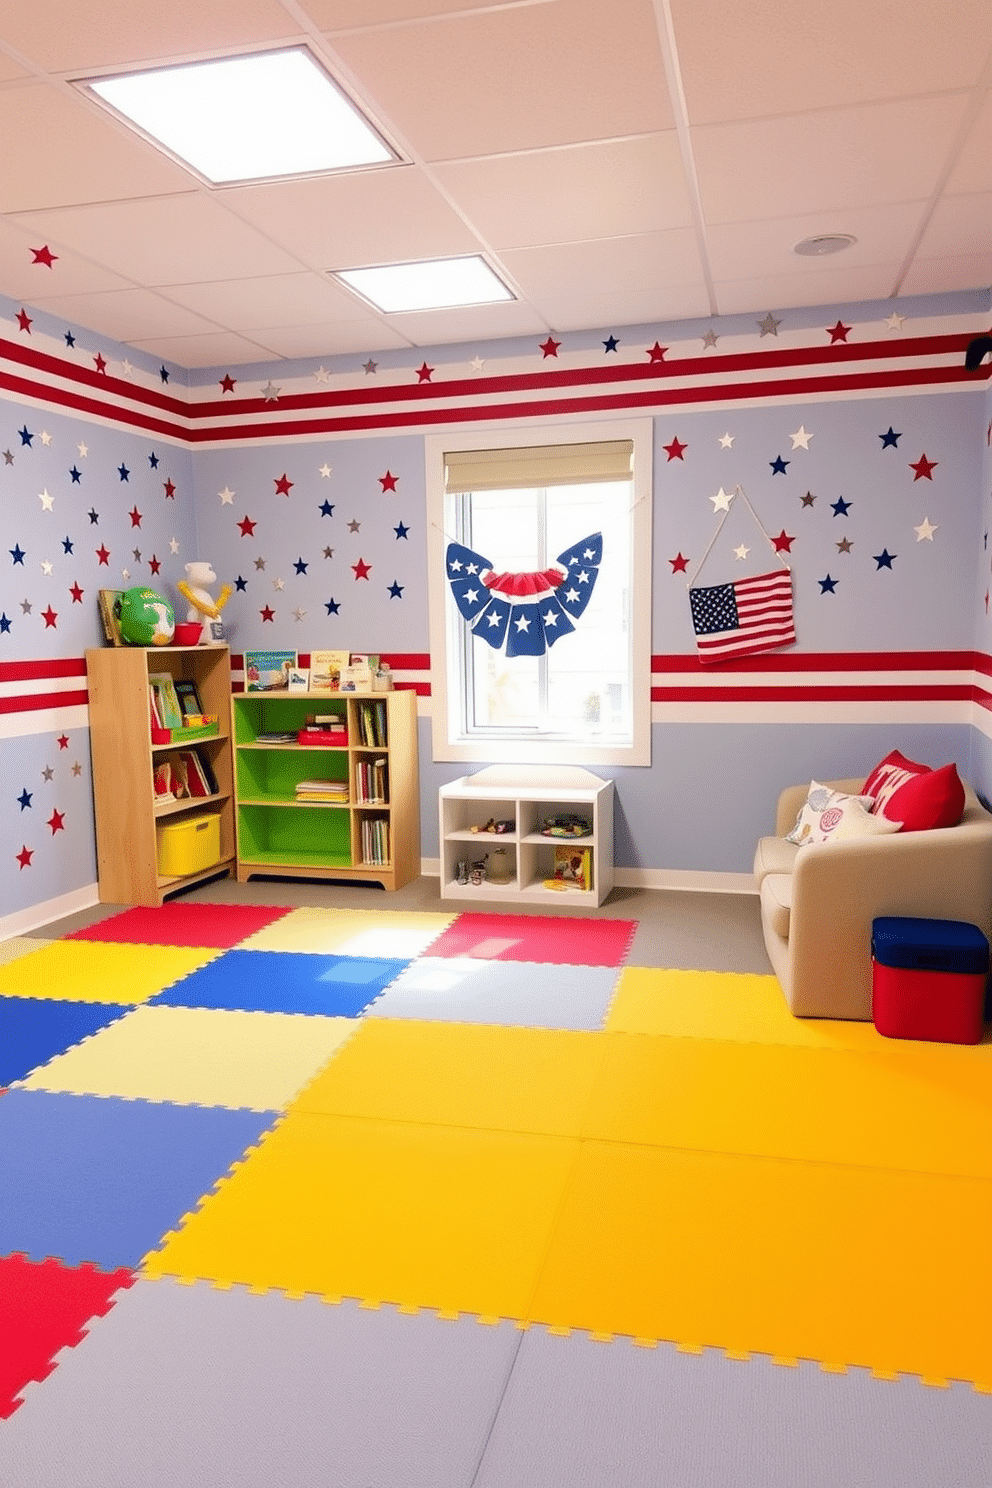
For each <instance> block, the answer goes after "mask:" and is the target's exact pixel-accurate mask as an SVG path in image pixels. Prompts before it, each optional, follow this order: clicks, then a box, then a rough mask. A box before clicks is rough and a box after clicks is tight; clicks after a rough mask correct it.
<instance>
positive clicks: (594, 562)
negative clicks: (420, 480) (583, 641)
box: [445, 532, 603, 656]
mask: <svg viewBox="0 0 992 1488" xmlns="http://www.w3.org/2000/svg"><path fill="white" fill-rule="evenodd" d="M602 561H603V537H602V533H599V532H596V533H593V534H592V536H590V537H587V538H585V539H583V541H582V542H577V543H575V544H573V546H572V547H570V548H566V549H565V551H564V553H559V554H558V559H557V562H556V563H555V565H554V566H552V567H551V568H546V569H540V570H536V571H534V572H532V573H497V572H496V571H495V569H494V568H493V565H492V561H491V559H489V558H485V557H483V555H482V554H481V553H476V552H473V550H472V549H471V548H466V547H465V546H464V544H462V543H457V542H450V543H449V544H448V548H447V552H446V554H445V569H446V572H447V575H448V583H449V584H450V585H451V593H452V596H453V598H454V601H455V604H456V605H457V606H458V613H459V614H460V615H461V616H462V617H463V619H465V620H467V621H468V623H469V625H470V626H471V628H472V633H473V635H477V636H481V638H482V639H483V640H484V641H486V642H487V643H488V644H489V645H490V646H492V647H493V649H494V650H496V651H499V650H501V649H502V647H503V646H504V645H505V647H506V654H507V656H543V655H544V653H545V651H546V650H547V649H548V647H549V646H553V645H554V643H555V641H558V640H560V639H561V637H562V636H564V635H569V634H570V632H571V631H573V630H574V629H575V625H574V624H573V621H575V620H577V619H578V618H579V616H580V615H581V614H582V613H583V611H584V610H585V608H586V606H587V605H588V603H589V600H590V599H591V597H592V591H593V589H594V588H595V584H596V579H597V577H598V575H599V565H600V563H601V562H602Z"/></svg>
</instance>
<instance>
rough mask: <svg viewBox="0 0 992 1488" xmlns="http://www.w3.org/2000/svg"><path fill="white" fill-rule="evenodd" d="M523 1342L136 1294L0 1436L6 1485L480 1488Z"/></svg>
mask: <svg viewBox="0 0 992 1488" xmlns="http://www.w3.org/2000/svg"><path fill="white" fill-rule="evenodd" d="M125 1304H127V1305H125ZM521 1337H522V1335H521V1334H520V1332H519V1331H518V1330H516V1329H515V1328H513V1327H512V1325H510V1324H505V1323H504V1324H500V1325H498V1326H494V1327H490V1326H486V1325H483V1324H480V1323H479V1322H477V1321H476V1320H475V1319H474V1318H467V1317H466V1318H460V1319H458V1320H457V1321H452V1322H448V1321H444V1320H442V1319H439V1318H438V1317H436V1316H435V1315H433V1314H427V1313H418V1314H412V1315H409V1314H402V1313H400V1312H398V1311H396V1310H395V1309H393V1308H386V1307H383V1308H379V1309H367V1308H361V1307H359V1306H358V1304H357V1303H351V1302H344V1303H341V1304H340V1305H328V1304H326V1303H324V1302H322V1301H320V1300H318V1299H317V1298H314V1297H305V1298H303V1299H301V1300H298V1301H294V1300H290V1299H288V1298H287V1297H285V1296H283V1295H282V1294H281V1293H275V1292H270V1293H267V1294H265V1295H264V1296H257V1295H252V1294H250V1293H249V1292H247V1291H245V1290H243V1289H241V1288H232V1289H231V1290H230V1291H221V1290H218V1289H214V1288H212V1287H210V1286H209V1285H207V1284H205V1283H200V1284H197V1285H195V1286H192V1287H190V1286H185V1285H182V1284H180V1283H177V1282H172V1281H156V1282H151V1281H145V1280H139V1281H138V1282H137V1283H136V1285H135V1286H134V1287H132V1288H131V1290H130V1291H129V1292H127V1293H124V1294H122V1296H121V1297H120V1298H119V1299H118V1303H117V1306H115V1307H114V1308H113V1309H112V1310H111V1312H110V1313H109V1314H108V1315H107V1316H106V1317H105V1318H100V1319H98V1320H97V1321H96V1322H94V1324H93V1326H92V1328H91V1331H90V1333H89V1335H88V1336H87V1337H86V1338H84V1339H83V1341H82V1343H81V1344H79V1345H78V1346H77V1347H76V1348H73V1349H65V1350H63V1351H62V1352H61V1353H60V1354H59V1355H58V1364H57V1368H56V1369H55V1370H54V1372H53V1373H52V1374H51V1375H49V1377H48V1379H47V1380H45V1381H44V1382H43V1383H42V1384H38V1385H31V1386H29V1387H28V1388H27V1390H26V1391H25V1395H24V1403H23V1404H22V1405H21V1407H20V1409H19V1410H17V1411H16V1412H15V1413H14V1415H13V1416H12V1417H11V1418H10V1420H9V1421H7V1422H6V1423H5V1424H4V1425H3V1426H2V1429H0V1483H2V1484H3V1488H192V1485H202V1488H470V1485H471V1483H472V1481H473V1479H474V1476H475V1472H476V1469H477V1467H478V1463H479V1460H480V1458H481V1455H482V1451H483V1447H484V1444H485V1441H486V1439H487V1437H488V1433H489V1431H490V1429H491V1426H492V1422H493V1419H494V1418H495V1414H496V1410H497V1408H498V1404H499V1400H500V1398H501V1396H502V1393H503V1390H504V1388H505V1386H506V1381H507V1379H508V1377H509V1374H510V1370H511V1368H512V1365H513V1360H514V1357H515V1355H516V1352H517V1350H518V1348H519V1346H520V1340H521Z"/></svg>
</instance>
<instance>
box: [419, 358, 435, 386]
mask: <svg viewBox="0 0 992 1488" xmlns="http://www.w3.org/2000/svg"><path fill="white" fill-rule="evenodd" d="M433 371H434V368H433V367H428V365H427V363H426V362H421V364H420V366H419V367H418V368H417V381H418V382H430V380H431V374H432V372H433Z"/></svg>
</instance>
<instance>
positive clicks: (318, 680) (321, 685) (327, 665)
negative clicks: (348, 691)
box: [310, 651, 349, 692]
mask: <svg viewBox="0 0 992 1488" xmlns="http://www.w3.org/2000/svg"><path fill="white" fill-rule="evenodd" d="M348 655H349V653H348V652H347V651H311V652H310V691H311V692H338V691H339V690H340V687H341V669H342V667H346V666H347V665H348Z"/></svg>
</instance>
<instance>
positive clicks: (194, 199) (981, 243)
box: [0, 0, 992, 368]
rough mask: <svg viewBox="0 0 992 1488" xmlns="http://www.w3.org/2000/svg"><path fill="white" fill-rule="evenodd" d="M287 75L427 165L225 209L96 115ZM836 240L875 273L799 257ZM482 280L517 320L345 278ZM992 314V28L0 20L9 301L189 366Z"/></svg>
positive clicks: (131, 9) (73, 15) (2, 277)
mask: <svg viewBox="0 0 992 1488" xmlns="http://www.w3.org/2000/svg"><path fill="white" fill-rule="evenodd" d="M286 45H305V46H307V47H309V48H310V49H311V50H312V51H313V53H314V54H315V56H316V57H318V58H319V59H320V61H321V62H322V64H323V65H324V66H325V67H326V68H327V70H328V71H329V72H330V73H331V74H332V76H333V77H334V78H335V79H336V80H337V81H338V82H339V83H341V84H342V85H343V86H344V88H345V89H346V90H347V91H348V92H349V93H350V95H351V96H352V97H353V98H354V99H355V100H356V101H357V102H358V103H359V104H360V105H361V106H362V108H363V109H364V110H365V111H366V112H367V113H368V114H369V115H370V116H371V117H372V119H373V120H374V122H375V123H376V125H377V126H378V127H379V129H381V130H382V132H383V133H384V134H385V136H386V137H387V138H388V140H389V141H390V142H391V143H392V145H393V146H394V148H395V149H396V150H397V151H398V153H399V156H400V159H401V163H400V164H398V165H395V166H389V167H383V168H376V169H372V170H364V171H354V172H347V173H344V174H338V175H327V176H318V177H312V178H308V179H300V180H292V181H285V180H284V181H272V182H264V183H260V184H255V185H241V186H239V185H234V186H227V187H220V188H218V187H210V186H207V185H205V184H203V183H202V182H201V181H200V180H199V179H198V178H197V177H196V176H194V175H192V174H191V173H190V172H189V171H187V170H186V169H184V168H183V167H182V166H181V165H179V164H178V163H176V162H175V161H173V160H172V159H170V158H169V157H168V156H167V155H165V154H163V153H161V152H160V151H159V150H157V149H156V148H155V147H154V146H153V145H151V144H150V143H147V142H146V141H144V140H143V139H141V138H140V137H138V136H137V135H135V134H132V133H131V132H130V131H129V130H128V129H127V128H126V127H125V126H124V125H123V124H122V123H120V122H119V121H117V120H116V119H114V118H112V117H110V116H108V115H107V114H105V113H104V112H103V111H102V110H100V109H99V107H98V106H97V105H96V104H95V103H93V102H92V101H91V100H89V99H87V98H86V97H85V96H83V95H81V93H80V92H79V90H78V89H77V88H75V87H74V86H73V83H74V81H75V80H77V79H79V78H83V77H92V76H96V75H100V74H102V73H108V72H113V71H118V70H122V69H130V68H135V67H138V66H148V65H163V64H166V63H170V62H179V61H187V60H194V59H202V58H207V57H216V56H223V55H228V54H230V53H236V52H244V51H250V50H253V49H256V48H260V47H262V48H273V47H280V46H286ZM258 106H259V109H261V110H263V111H264V109H265V107H266V101H265V99H264V98H259V100H258ZM836 233H848V234H853V236H854V237H855V238H856V239H857V242H856V244H855V245H854V246H853V247H851V248H850V249H848V250H847V251H846V252H844V253H842V254H839V255H837V256H836V257H828V258H816V257H814V258H802V257H797V256H796V255H795V253H794V252H793V248H794V245H795V244H796V243H797V242H798V241H799V240H800V239H803V238H806V237H809V236H811V235H819V234H836ZM42 247H47V248H48V249H49V250H50V255H53V256H54V258H53V261H52V262H51V264H50V265H49V264H47V263H45V262H36V261H35V252H36V250H38V249H39V248H42ZM466 253H482V254H484V256H485V257H486V259H487V260H488V262H489V263H490V264H491V265H492V266H493V267H494V268H495V269H496V270H497V272H498V273H499V274H500V275H501V277H503V278H504V280H505V281H506V282H507V283H508V284H509V285H510V287H511V288H512V289H513V292H514V294H515V296H516V298H515V299H514V300H513V301H511V302H509V303H507V304H500V305H493V306H484V307H482V306H478V307H468V308H465V309H456V310H450V309H449V310H443V311H423V312H418V313H415V314H397V315H380V314H377V313H376V312H374V311H373V310H372V309H370V307H369V306H368V305H366V304H365V303H364V302H362V301H361V300H359V299H358V298H356V297H355V296H353V295H351V294H350V293H348V292H347V291H346V290H344V289H343V288H341V287H340V286H338V285H337V284H335V283H334V282H333V281H332V280H331V278H330V277H329V274H330V272H331V271H333V270H335V269H343V268H355V267H360V266H364V265H369V264H379V263H384V262H406V261H410V260H414V259H422V258H434V257H453V256H457V255H461V254H466ZM990 283H992V6H990V4H989V0H928V3H927V4H926V5H923V4H920V3H919V0H754V3H747V0H740V3H738V4H731V3H728V0H513V3H507V4H501V3H473V0H197V3H196V4H191V3H188V0H183V3H171V4H170V3H168V0H100V3H99V5H80V4H78V3H74V4H69V3H68V0H5V4H4V7H3V12H2V16H0V294H4V295H6V296H9V297H10V298H11V299H13V300H16V301H19V302H21V303H23V304H24V305H27V306H33V307H35V308H37V309H39V310H43V311H49V312H51V313H52V314H53V315H55V316H57V317H61V318H64V319H65V320H67V321H69V322H71V323H73V324H75V325H80V326H84V327H87V328H88V329H91V330H93V331H95V332H98V333H99V334H101V335H104V336H107V337H108V338H112V339H113V340H116V341H119V342H123V343H125V344H127V345H131V346H133V347H135V348H138V349H142V350H146V351H148V352H149V353H150V354H151V355H153V356H155V357H162V358H165V359H166V360H169V361H171V362H174V363H177V364H178V365H180V366H185V367H189V368H196V367H216V366H219V365H222V364H224V365H235V364H245V363H253V362H269V361H272V360H273V359H278V358H300V357H309V356H325V357H326V356H333V355H336V354H345V353H349V354H350V353H354V352H357V353H362V352H369V353H371V352H376V351H386V350H390V349H394V348H403V347H408V346H414V347H419V346H430V345H437V344H440V343H445V342H456V343H460V342H466V341H469V342H470V341H473V340H481V339H486V340H489V339H492V338H495V337H508V336H520V335H528V334H531V333H534V334H538V335H543V334H546V333H547V332H549V331H552V332H555V333H564V332H568V331H578V330H583V329H590V328H602V327H609V326H614V325H615V326H625V325H645V324H651V323H653V322H666V321H672V320H682V319H696V318H700V317H703V318H714V317H717V316H721V315H736V314H739V313H745V312H747V313H750V312H761V313H764V312H767V311H768V310H770V309H772V308H776V309H777V308H782V307H787V306H807V305H831V304H842V303H850V302H854V301H860V300H878V299H884V298H888V297H891V296H902V295H917V294H923V295H925V294H931V293H941V292H944V291H955V290H966V289H986V288H988V287H989V285H990Z"/></svg>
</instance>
